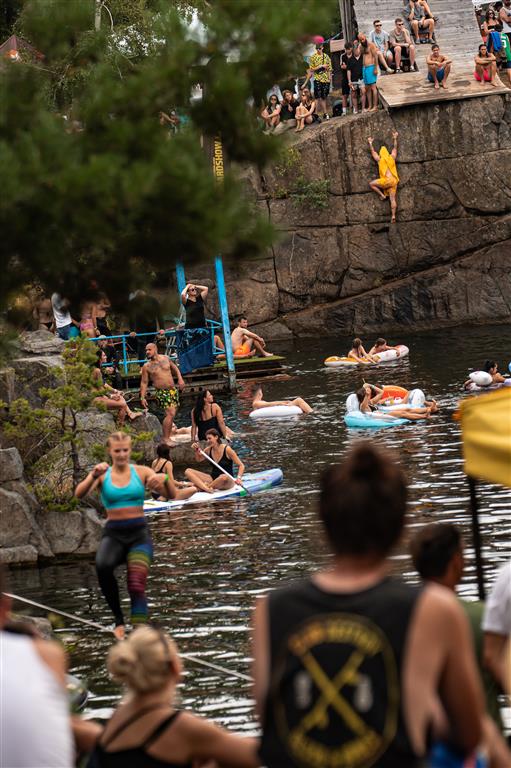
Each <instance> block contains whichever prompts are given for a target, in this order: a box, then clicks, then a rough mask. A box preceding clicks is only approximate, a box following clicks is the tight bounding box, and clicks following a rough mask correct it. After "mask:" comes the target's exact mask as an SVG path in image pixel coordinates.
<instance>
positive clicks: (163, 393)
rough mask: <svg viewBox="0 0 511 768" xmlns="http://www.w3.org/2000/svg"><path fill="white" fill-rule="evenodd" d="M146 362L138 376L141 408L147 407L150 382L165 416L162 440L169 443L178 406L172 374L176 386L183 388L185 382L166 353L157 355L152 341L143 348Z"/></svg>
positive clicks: (176, 391)
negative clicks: (139, 376)
mask: <svg viewBox="0 0 511 768" xmlns="http://www.w3.org/2000/svg"><path fill="white" fill-rule="evenodd" d="M145 352H146V357H147V363H145V364H144V365H143V366H142V373H141V378H140V402H141V403H142V407H143V408H147V399H146V395H147V387H148V386H149V384H150V383H151V384H152V385H153V387H154V389H155V392H154V394H155V396H156V400H157V401H158V404H159V405H160V407H161V408H162V409H163V411H164V414H165V417H164V419H163V422H162V428H163V437H162V442H164V443H168V444H170V443H171V442H172V440H171V433H172V425H173V423H174V417H175V415H176V412H177V409H178V407H179V393H178V390H177V388H176V385H175V384H174V376H175V377H176V379H177V387H178V388H179V389H180V390H183V389H184V388H185V382H184V379H183V377H182V376H181V371H180V370H179V368H178V367H177V365H176V364H175V363H173V362H172V360H169V358H168V357H167V355H159V354H158V348H157V346H156V344H153V343H152V342H151V343H150V344H147V346H146V348H145Z"/></svg>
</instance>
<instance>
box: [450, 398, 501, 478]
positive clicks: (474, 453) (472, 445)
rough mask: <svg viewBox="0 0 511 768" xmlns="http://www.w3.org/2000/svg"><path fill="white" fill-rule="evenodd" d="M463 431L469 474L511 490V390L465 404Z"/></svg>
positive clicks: (462, 413)
mask: <svg viewBox="0 0 511 768" xmlns="http://www.w3.org/2000/svg"><path fill="white" fill-rule="evenodd" d="M461 431H462V436H463V457H464V460H465V472H466V474H467V475H470V476H471V477H474V478H476V479H480V480H488V481H489V482H490V483H499V484H500V485H505V486H508V487H511V388H509V389H508V388H507V387H504V388H503V389H499V390H497V391H496V392H491V393H488V394H484V395H480V396H479V397H471V398H470V399H468V400H464V401H463V403H462V404H461Z"/></svg>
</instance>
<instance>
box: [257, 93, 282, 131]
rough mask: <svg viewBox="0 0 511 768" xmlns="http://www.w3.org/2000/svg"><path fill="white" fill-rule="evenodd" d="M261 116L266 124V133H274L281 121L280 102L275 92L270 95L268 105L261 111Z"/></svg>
mask: <svg viewBox="0 0 511 768" xmlns="http://www.w3.org/2000/svg"><path fill="white" fill-rule="evenodd" d="M261 117H262V118H263V120H264V124H265V126H266V133H272V131H273V130H274V129H275V128H276V127H277V125H278V124H279V123H280V104H279V100H278V98H277V96H276V95H275V94H274V93H273V94H272V95H271V96H270V98H269V100H268V103H267V105H266V106H265V108H264V109H263V111H262V112H261Z"/></svg>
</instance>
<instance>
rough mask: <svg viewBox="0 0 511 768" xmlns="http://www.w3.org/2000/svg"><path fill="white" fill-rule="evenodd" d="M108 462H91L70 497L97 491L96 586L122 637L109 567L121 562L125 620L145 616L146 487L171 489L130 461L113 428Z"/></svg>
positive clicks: (148, 554)
mask: <svg viewBox="0 0 511 768" xmlns="http://www.w3.org/2000/svg"><path fill="white" fill-rule="evenodd" d="M107 447H108V453H109V455H110V458H111V461H112V465H111V466H110V465H109V464H107V462H106V461H103V462H101V463H100V464H96V466H95V467H94V469H93V470H92V471H91V472H89V473H88V475H87V477H86V478H85V479H84V480H82V482H81V483H78V485H77V486H76V490H75V496H76V497H77V498H78V499H82V498H83V497H84V496H88V495H89V494H90V493H92V492H93V491H96V490H98V491H99V492H100V498H101V503H102V504H103V507H104V508H105V512H106V517H107V520H106V524H105V527H104V528H103V536H102V538H101V542H100V544H99V548H98V551H97V553H96V572H97V574H98V580H99V585H100V587H101V591H102V592H103V595H104V596H105V599H106V601H107V603H108V606H109V608H110V610H111V611H112V613H113V615H114V619H115V629H114V634H115V636H116V637H117V639H118V640H120V639H122V638H123V637H124V635H125V622H124V615H123V612H122V608H121V603H120V599H119V586H118V584H117V579H116V578H115V569H116V568H118V566H119V565H122V564H123V563H126V564H127V578H128V593H129V596H130V600H131V623H132V624H142V623H145V622H146V621H147V619H148V607H147V598H146V584H147V576H148V573H149V567H150V565H151V562H152V559H153V544H152V540H151V535H150V533H149V529H148V527H147V522H146V519H145V516H144V499H145V492H146V488H147V490H148V491H150V492H154V493H158V494H159V495H160V496H163V497H165V498H166V499H170V498H175V495H176V493H177V488H176V487H175V483H174V482H173V481H172V480H171V479H170V477H169V476H168V475H157V474H156V472H154V471H153V470H152V469H150V468H149V467H144V466H142V465H140V464H131V463H130V458H131V438H130V436H129V435H127V434H126V433H124V432H114V433H113V434H111V435H110V437H109V438H108V442H107Z"/></svg>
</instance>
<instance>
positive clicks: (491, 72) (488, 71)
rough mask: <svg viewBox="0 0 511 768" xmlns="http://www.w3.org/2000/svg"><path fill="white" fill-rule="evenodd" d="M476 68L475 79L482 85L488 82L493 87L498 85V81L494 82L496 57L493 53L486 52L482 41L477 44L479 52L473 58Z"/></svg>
mask: <svg viewBox="0 0 511 768" xmlns="http://www.w3.org/2000/svg"><path fill="white" fill-rule="evenodd" d="M474 61H475V64H476V68H475V72H474V77H475V79H476V80H477V81H478V82H479V83H481V85H484V84H485V83H490V85H493V86H494V87H495V88H497V87H498V83H496V82H495V79H496V77H497V59H496V58H495V56H494V55H493V53H488V48H487V47H486V43H482V44H481V45H480V46H479V52H478V54H477V56H476V57H475V58H474Z"/></svg>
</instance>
